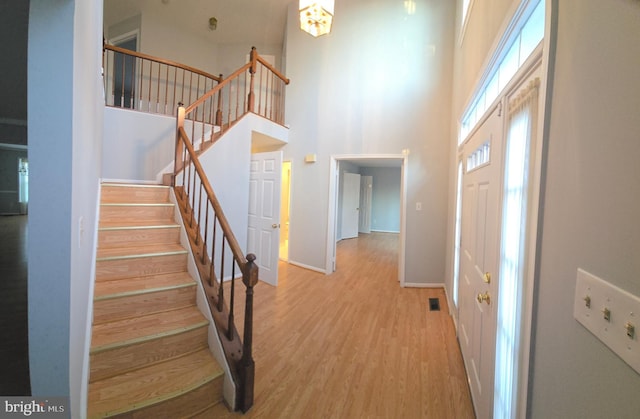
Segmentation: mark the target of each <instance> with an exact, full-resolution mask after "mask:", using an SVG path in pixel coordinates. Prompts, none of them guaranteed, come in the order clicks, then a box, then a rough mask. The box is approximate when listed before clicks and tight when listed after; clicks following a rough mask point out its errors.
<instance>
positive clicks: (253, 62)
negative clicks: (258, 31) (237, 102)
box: [247, 47, 258, 112]
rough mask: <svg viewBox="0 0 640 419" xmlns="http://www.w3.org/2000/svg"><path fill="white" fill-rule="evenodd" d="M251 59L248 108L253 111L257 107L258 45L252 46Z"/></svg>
mask: <svg viewBox="0 0 640 419" xmlns="http://www.w3.org/2000/svg"><path fill="white" fill-rule="evenodd" d="M249 61H250V63H251V67H249V73H250V74H251V81H250V82H249V98H248V101H249V103H248V106H249V108H248V109H247V110H248V111H249V112H253V110H254V107H255V94H254V93H253V86H254V76H255V74H256V68H257V66H258V52H257V51H256V47H251V53H250V54H249Z"/></svg>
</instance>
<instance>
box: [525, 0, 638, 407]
mask: <svg viewBox="0 0 640 419" xmlns="http://www.w3.org/2000/svg"><path fill="white" fill-rule="evenodd" d="M553 3H554V6H555V7H556V8H557V15H558V25H557V29H558V35H557V52H556V55H555V58H556V64H555V72H554V74H553V92H552V97H551V100H550V105H551V116H550V121H549V123H550V126H549V136H548V139H547V145H548V156H547V173H546V182H545V184H546V188H545V196H544V207H543V211H544V219H543V225H542V242H541V248H540V249H541V253H540V266H539V275H538V278H536V279H537V281H538V287H537V301H538V302H537V308H536V310H535V319H536V320H535V323H536V324H535V346H534V348H533V355H534V363H533V369H532V375H531V377H530V381H531V382H532V387H531V400H530V403H531V408H530V413H531V417H534V418H543V417H563V418H604V417H611V418H613V417H615V418H635V417H637V416H638V412H640V398H639V397H638V394H640V374H638V373H637V372H635V371H633V370H632V369H631V368H630V367H629V366H627V365H626V364H625V363H624V362H623V361H622V360H621V359H619V358H618V357H617V356H616V355H614V354H613V352H611V351H610V350H609V349H607V348H606V347H605V346H604V345H603V344H602V343H600V342H599V341H598V340H597V339H596V338H595V337H594V336H592V335H591V334H590V333H589V332H588V331H587V330H586V329H585V328H583V327H582V326H581V325H580V324H579V323H577V322H576V321H575V320H574V319H573V315H572V313H573V297H574V290H575V281H576V270H577V269H578V268H583V269H585V270H587V271H589V272H592V273H594V274H595V275H597V276H599V277H601V278H603V279H605V280H606V281H609V282H611V283H612V284H614V285H616V286H618V287H620V288H622V289H624V290H626V291H628V292H630V293H632V294H635V295H639V296H640V279H639V278H640V258H639V257H638V255H639V254H640V224H639V223H638V214H639V213H640V195H639V194H638V185H640V170H638V163H637V161H638V159H637V156H639V155H640V141H638V132H640V119H639V118H638V109H640V83H639V82H638V71H639V70H640V44H639V43H638V39H639V38H640V4H639V3H638V2H637V1H630V0H611V1H608V2H601V1H599V0H581V1H579V2H574V1H554V2H553Z"/></svg>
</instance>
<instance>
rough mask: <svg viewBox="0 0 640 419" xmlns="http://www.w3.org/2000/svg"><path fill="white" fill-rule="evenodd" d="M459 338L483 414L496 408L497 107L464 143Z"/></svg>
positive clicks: (477, 405) (499, 159)
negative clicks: (494, 378) (494, 397)
mask: <svg viewBox="0 0 640 419" xmlns="http://www.w3.org/2000/svg"><path fill="white" fill-rule="evenodd" d="M463 164H464V166H465V168H464V175H463V184H462V185H463V192H462V193H463V196H462V221H461V223H462V235H461V254H460V285H459V291H458V299H459V327H458V339H459V341H460V346H461V348H462V355H463V358H464V361H465V366H466V368H467V374H468V376H469V384H470V388H471V394H472V397H473V402H474V406H475V409H476V414H477V417H478V418H479V419H485V418H490V417H492V414H493V377H494V364H495V336H496V314H497V307H498V305H497V301H496V299H497V297H498V295H497V291H498V281H499V278H498V269H497V268H498V257H499V247H498V245H499V243H498V241H499V240H498V237H499V225H500V224H499V219H500V214H499V212H500V205H499V199H500V193H499V192H500V189H501V188H500V179H501V173H502V170H501V167H502V118H501V117H500V116H499V113H498V111H497V110H494V111H493V113H491V115H490V116H489V118H488V119H487V120H486V121H485V122H484V123H483V124H482V125H481V126H480V127H479V129H478V130H477V131H476V132H475V133H474V134H473V135H472V137H471V138H470V140H469V141H468V142H467V143H465V145H464V146H463Z"/></svg>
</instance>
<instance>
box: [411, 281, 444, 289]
mask: <svg viewBox="0 0 640 419" xmlns="http://www.w3.org/2000/svg"><path fill="white" fill-rule="evenodd" d="M404 287H405V288H444V282H442V283H437V282H430V283H428V284H425V283H421V282H405V283H404Z"/></svg>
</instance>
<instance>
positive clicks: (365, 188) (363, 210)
mask: <svg viewBox="0 0 640 419" xmlns="http://www.w3.org/2000/svg"><path fill="white" fill-rule="evenodd" d="M372 195H373V176H362V177H361V179H360V219H359V224H358V232H360V233H366V234H368V233H371V198H372Z"/></svg>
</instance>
